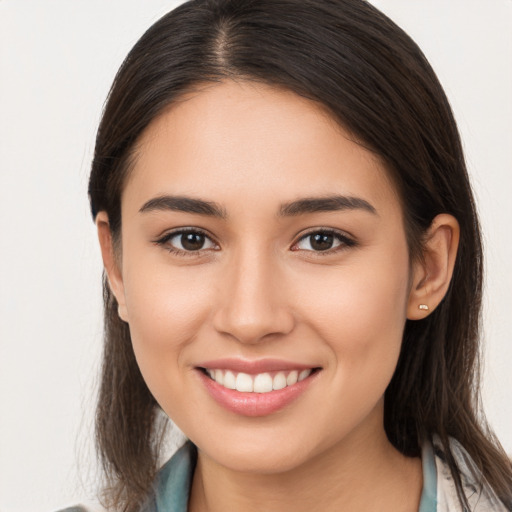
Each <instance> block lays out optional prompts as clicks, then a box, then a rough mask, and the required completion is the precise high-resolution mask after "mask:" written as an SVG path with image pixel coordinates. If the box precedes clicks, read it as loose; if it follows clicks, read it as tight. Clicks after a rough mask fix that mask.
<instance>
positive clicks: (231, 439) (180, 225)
mask: <svg viewBox="0 0 512 512" xmlns="http://www.w3.org/2000/svg"><path fill="white" fill-rule="evenodd" d="M120 260H121V263H120V265H121V267H120V278H121V280H120V281H119V283H118V284H117V285H114V288H115V292H116V295H117V298H118V301H119V303H120V314H121V316H122V317H123V318H124V319H125V320H126V321H127V322H128V323H129V325H130V332H131V336H132V340H133V347H134V350H135V355H136V357H137V361H138V364H139V365H140V369H141V371H142V374H143V376H144V378H145V380H146V382H147V385H148V386H149V389H150V390H151V392H152V393H153V395H154V396H155V398H156V399H157V400H158V402H159V403H160V405H161V406H162V408H163V409H164V411H165V412H166V413H167V414H168V415H169V416H170V418H171V419H172V420H173V421H174V422H175V423H176V424H177V425H178V426H179V427H180V428H181V430H182V431H183V432H184V433H185V434H186V436H187V437H189V438H190V439H191V440H192V441H193V442H194V443H195V444H196V445H197V446H198V447H199V449H200V450H201V452H202V453H204V454H205V455H206V456H207V457H209V458H211V459H213V460H214V461H216V462H217V463H218V464H221V465H223V466H225V467H228V468H232V469H235V470H248V471H259V472H266V473H270V472H279V471H284V470H287V469H291V468H294V467H298V466H300V465H301V464H302V463H304V462H306V461H308V460H311V459H312V458H313V457H316V456H317V455H320V454H322V453H326V451H327V450H332V449H335V448H336V447H342V446H344V445H347V444H348V443H355V442H360V443H361V444H362V443H364V440H365V439H369V436H375V435H382V434H383V432H384V430H383V425H382V414H383V394H384V391H385V389H386V387H387V385H388V383H389V381H390V379H391V377H392V374H393V372H394V369H395V366H396V363H397V359H398V355H399V351H400V345H401V339H402V332H403V328H404V324H405V320H406V310H407V306H408V295H409V288H410V285H409V282H410V263H409V257H408V250H407V243H406V238H405V233H404V225H403V218H402V211H401V207H400V202H399V199H398V197H397V194H396V191H395V188H394V186H393V184H392V182H391V181H390V179H389V178H388V175H387V173H386V170H385V169H384V167H383V165H382V163H381V162H380V161H379V159H378V158H376V157H375V155H373V154H372V153H371V152H369V151H367V150H365V149H363V148H362V147H361V146H359V145H358V144H356V143H354V142H353V141H352V140H351V138H350V136H349V134H348V133H346V132H345V131H344V130H343V129H341V128H340V127H339V126H338V125H337V124H336V123H335V122H334V121H333V120H332V119H331V118H330V117H329V116H328V115H327V114H326V113H325V112H324V111H323V110H322V109H320V108H319V107H318V106H317V105H316V104H315V103H313V102H311V101H309V100H306V99H304V98H301V97H299V96H297V95H295V94H294V93H291V92H288V91H283V90H279V89H275V88H271V87H269V86H266V85H261V84H260V85H258V84H255V83H247V82H241V83H235V82H231V81H226V82H223V83H221V84H210V85H205V86H204V87H202V88H201V89H198V90H196V91H195V92H193V93H190V94H188V95H186V96H185V97H184V98H183V101H180V102H177V103H175V104H174V105H173V106H172V107H171V108H169V109H168V111H166V112H165V113H164V114H162V115H161V116H160V117H159V118H158V119H156V120H155V121H154V122H153V123H152V124H151V125H150V126H149V127H148V129H147V130H146V131H145V133H144V134H143V136H142V138H141V140H140V142H139V144H138V145H137V153H136V159H135V164H134V167H133V172H132V174H131V175H130V177H129V179H128V181H127V183H126V187H125V189H124V192H123V196H122V256H121V258H120ZM205 369H206V370H210V374H211V375H212V376H213V377H214V378H215V379H216V380H213V379H212V378H211V377H210V376H209V375H208V374H207V372H206V371H205ZM215 370H216V371H215ZM308 370H312V371H311V373H310V374H309V372H308ZM228 372H229V374H228ZM301 372H303V373H302V375H301ZM239 373H242V374H245V375H241V376H237V375H238V374H239ZM300 377H305V378H303V380H300V381H299V380H297V378H300ZM217 381H219V382H217ZM221 382H222V384H221ZM233 386H235V388H236V389H234V390H233V389H230V388H232V387H233ZM254 386H256V389H257V391H254ZM283 386H286V387H283ZM272 388H276V389H274V390H272V391H270V389H272ZM279 388H281V389H279ZM237 389H238V390H237ZM250 389H253V391H252V392H251V391H250ZM247 390H248V391H247Z"/></svg>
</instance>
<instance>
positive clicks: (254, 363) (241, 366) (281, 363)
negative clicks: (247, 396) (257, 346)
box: [197, 357, 318, 374]
mask: <svg viewBox="0 0 512 512" xmlns="http://www.w3.org/2000/svg"><path fill="white" fill-rule="evenodd" d="M197 367H198V368H206V369H211V370H233V371H235V372H243V373H251V374H257V373H265V372H276V371H279V370H285V371H286V370H299V371H301V370H309V369H310V368H318V366H317V365H311V364H302V363H295V362H293V361H285V360H283V359H257V360H248V359H240V358H229V357H227V358H222V359H215V360H211V361H204V362H201V363H199V364H198V365H197Z"/></svg>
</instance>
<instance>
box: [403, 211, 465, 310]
mask: <svg viewBox="0 0 512 512" xmlns="http://www.w3.org/2000/svg"><path fill="white" fill-rule="evenodd" d="M459 234H460V228H459V223H458V222H457V219H456V218H455V217H453V216H452V215H448V214H446V213H443V214H440V215H438V216H437V217H435V219H434V220H433V221H432V224H431V225H430V228H429V229H428V232H427V238H426V242H425V244H424V249H423V256H422V258H421V259H420V260H419V261H417V262H415V263H414V265H413V270H412V285H411V291H410V294H409V301H408V303H407V318H408V319H409V320H421V319H422V318H425V317H426V316H428V315H429V314H430V313H431V312H432V311H433V310H434V309H435V308H436V307H437V306H438V305H439V303H440V302H441V301H442V300H443V297H444V296H445V295H446V292H447V291H448V287H449V286H450V281H451V279H452V275H453V267H454V265H455V258H456V256H457V248H458V246H459Z"/></svg>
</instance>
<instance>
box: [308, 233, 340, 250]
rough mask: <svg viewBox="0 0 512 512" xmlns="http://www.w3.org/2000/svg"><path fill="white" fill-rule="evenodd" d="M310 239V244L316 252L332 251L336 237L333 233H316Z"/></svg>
mask: <svg viewBox="0 0 512 512" xmlns="http://www.w3.org/2000/svg"><path fill="white" fill-rule="evenodd" d="M309 238H310V242H309V244H310V245H311V248H312V249H313V250H314V251H327V250H328V249H332V246H333V244H334V236H333V235H332V234H331V233H315V234H314V235H311V236H310V237H309Z"/></svg>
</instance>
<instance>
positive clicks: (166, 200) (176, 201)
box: [139, 196, 227, 219]
mask: <svg viewBox="0 0 512 512" xmlns="http://www.w3.org/2000/svg"><path fill="white" fill-rule="evenodd" d="M165 210H173V211H178V212H186V213H196V214H198V215H207V216H209V217H218V218H221V219H225V218H226V217H227V213H226V210H224V208H222V207H221V206H219V205H218V204H217V203H214V202H211V201H203V200H202V199H193V198H191V197H186V196H159V197H155V198H153V199H150V200H149V201H147V202H146V203H144V204H143V206H142V207H141V209H140V210H139V212H140V213H145V212H153V211H165Z"/></svg>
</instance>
